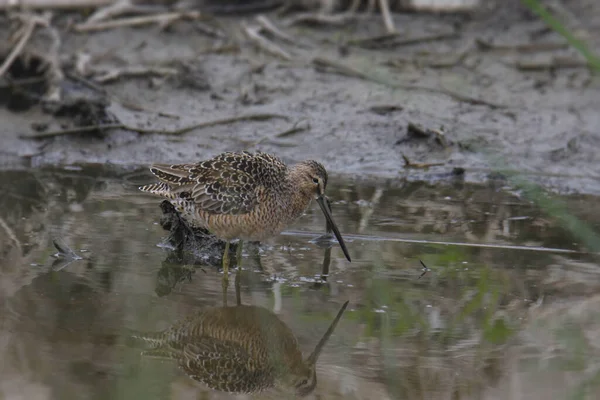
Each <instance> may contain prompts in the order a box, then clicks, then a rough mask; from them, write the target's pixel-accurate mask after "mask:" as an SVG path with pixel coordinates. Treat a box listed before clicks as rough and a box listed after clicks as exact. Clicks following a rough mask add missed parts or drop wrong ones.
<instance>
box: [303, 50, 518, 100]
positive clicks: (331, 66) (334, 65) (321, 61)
mask: <svg viewBox="0 0 600 400" xmlns="http://www.w3.org/2000/svg"><path fill="white" fill-rule="evenodd" d="M312 62H313V64H314V65H315V66H316V67H317V68H319V69H321V70H329V71H332V72H334V73H338V74H340V75H345V76H349V77H353V78H359V79H363V80H366V81H371V82H376V83H380V84H383V85H387V86H389V87H392V88H396V89H402V90H416V91H424V92H431V93H441V94H444V95H446V96H449V97H451V98H453V99H455V100H458V101H461V102H463V103H467V104H473V105H484V106H488V107H490V108H507V107H508V106H506V105H503V104H498V103H493V102H490V101H487V100H482V99H477V98H474V97H471V96H468V95H465V94H462V93H456V92H454V91H451V90H449V89H446V88H444V87H442V88H433V87H428V86H420V85H405V84H399V83H394V82H389V81H387V80H385V79H381V78H377V77H374V76H371V75H369V74H367V73H365V72H362V71H359V70H357V69H355V68H353V67H351V66H348V65H343V64H340V63H338V62H336V61H333V60H329V59H326V58H323V57H315V58H314V59H313V61H312Z"/></svg>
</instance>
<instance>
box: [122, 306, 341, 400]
mask: <svg viewBox="0 0 600 400" xmlns="http://www.w3.org/2000/svg"><path fill="white" fill-rule="evenodd" d="M347 305H348V302H346V303H345V304H344V305H343V306H342V308H341V309H340V311H339V312H338V314H337V316H336V318H335V320H334V321H333V322H332V324H331V325H330V327H329V329H328V330H327V332H326V333H325V335H324V336H323V337H322V339H321V340H320V341H319V343H318V344H317V346H316V347H315V350H314V351H313V352H312V354H311V355H310V356H309V357H307V358H306V359H304V360H303V358H302V352H301V351H300V349H299V348H298V341H297V340H296V338H295V336H294V334H293V333H292V331H291V330H290V329H289V328H288V327H287V326H286V325H285V324H284V323H283V322H282V321H281V320H280V319H279V318H278V317H277V316H276V315H275V314H273V313H272V312H270V311H269V310H267V309H265V308H263V307H256V306H242V305H240V306H236V307H215V308H210V309H207V310H204V311H201V312H199V313H197V314H195V315H193V316H191V317H188V318H186V319H184V320H182V321H180V322H177V323H175V324H174V325H173V326H171V327H170V328H168V329H167V330H165V331H163V332H159V333H142V334H135V335H133V337H135V338H138V339H142V340H144V341H145V342H146V343H149V344H150V345H152V347H153V349H152V350H148V351H145V352H144V353H143V354H145V355H147V356H153V357H159V358H169V359H174V360H177V361H178V364H179V366H180V367H181V368H182V369H183V371H184V372H185V373H186V374H187V375H188V376H190V377H191V378H192V379H194V380H197V381H199V382H202V383H204V384H205V385H207V386H208V387H210V388H212V389H215V390H221V391H225V392H231V393H255V392H260V391H262V390H265V389H268V388H271V387H280V388H292V389H293V390H295V392H296V393H297V394H299V395H307V394H309V393H310V392H312V391H313V390H314V388H315V386H316V384H317V378H316V372H315V365H316V362H317V359H318V356H319V353H320V351H321V350H322V348H323V346H324V345H325V343H326V342H327V340H328V339H329V337H330V336H331V334H332V333H333V330H334V329H335V327H336V325H337V323H338V321H339V320H340V318H341V316H342V314H343V312H344V310H345V309H346V307H347Z"/></svg>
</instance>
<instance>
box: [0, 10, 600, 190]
mask: <svg viewBox="0 0 600 400" xmlns="http://www.w3.org/2000/svg"><path fill="white" fill-rule="evenodd" d="M488 3H489V6H488V5H486V6H485V7H482V8H481V9H479V10H478V11H476V12H471V13H460V14H428V13H414V12H413V13H406V12H405V13H402V12H397V13H394V22H395V25H396V27H397V28H398V30H399V31H400V34H399V35H396V36H391V37H390V36H389V35H388V36H386V35H384V33H385V31H384V28H383V26H382V23H381V17H380V16H379V15H378V14H373V15H368V14H365V13H362V12H361V13H359V14H358V17H357V18H355V19H354V20H348V21H346V22H344V23H343V24H338V25H323V24H320V25H314V24H312V25H309V24H302V23H296V24H292V25H288V24H286V22H289V21H290V19H291V18H293V17H294V16H297V14H296V13H295V12H294V11H293V10H292V11H290V13H289V14H288V15H286V16H279V15H277V14H275V13H274V12H272V11H268V12H267V11H265V14H264V16H266V17H267V18H269V21H271V22H272V23H274V24H275V25H276V26H277V28H278V29H279V30H281V31H282V32H284V33H285V34H287V35H290V36H291V37H293V38H296V39H297V40H295V41H294V42H293V43H288V42H286V41H285V40H283V39H281V38H273V37H272V36H269V35H268V33H269V32H266V33H264V36H265V37H269V38H270V40H271V41H272V42H273V43H276V44H277V46H279V48H280V49H283V50H284V55H283V56H282V54H279V55H273V54H270V53H268V52H267V51H265V49H264V48H261V47H260V46H257V45H256V43H255V42H254V41H252V40H250V39H249V38H248V36H247V35H245V34H244V29H245V27H248V26H250V27H254V26H256V25H257V24H258V22H257V21H258V20H257V16H258V14H256V13H243V12H242V13H238V14H227V13H226V14H221V15H218V16H216V17H215V18H212V19H208V20H185V19H184V20H178V21H176V22H174V23H172V24H170V25H169V26H168V27H167V28H165V29H159V27H158V26H157V25H147V26H140V27H122V28H113V29H107V30H102V31H94V32H83V33H80V32H76V31H75V30H74V29H73V28H72V27H73V26H74V25H73V24H75V25H76V24H77V23H79V22H81V21H83V20H84V16H83V15H81V14H78V13H68V14H64V15H63V14H61V15H57V16H55V17H54V19H53V21H52V26H53V27H54V29H55V31H56V32H57V33H58V34H59V35H60V39H61V40H60V43H59V44H60V46H59V47H58V50H56V51H57V53H56V54H57V55H58V57H55V58H56V59H54V60H52V59H50V60H49V59H48V57H47V55H48V53H49V52H50V50H49V49H53V47H52V45H53V44H56V43H55V40H53V36H52V35H51V34H49V33H48V32H46V31H45V30H44V29H42V28H40V29H38V32H37V33H36V35H34V36H33V37H32V39H31V43H30V44H29V45H28V47H27V49H26V52H25V53H24V54H23V56H22V57H21V58H20V59H19V60H18V61H17V62H15V63H14V64H13V65H12V67H11V68H10V70H9V71H8V72H7V74H6V75H5V77H4V78H3V80H2V82H1V85H0V86H1V87H0V121H1V124H2V125H1V129H2V134H3V139H2V149H1V150H0V167H1V168H3V169H15V168H27V167H32V166H33V167H36V166H41V165H49V164H50V165H66V164H74V163H82V162H88V163H89V162H92V163H101V164H106V163H111V164H123V165H147V164H149V163H152V162H178V163H180V162H190V161H196V160H200V159H205V158H208V157H210V156H213V155H215V154H217V153H219V152H222V151H226V150H261V151H267V152H271V153H274V154H277V155H279V156H281V157H282V158H284V160H285V161H287V162H294V161H299V160H302V159H306V158H314V159H318V160H320V161H322V162H323V163H324V164H325V166H326V167H327V168H328V170H329V171H331V172H334V173H337V174H340V175H345V176H348V177H350V176H352V177H355V178H356V179H363V178H370V177H377V178H386V179H391V180H403V179H409V180H429V181H447V180H452V179H454V178H455V177H456V175H460V177H461V179H464V180H466V181H467V182H484V181H490V179H491V180H494V179H496V178H497V177H498V176H506V174H507V173H510V171H513V172H518V173H519V174H523V175H525V176H526V177H527V178H528V179H530V180H533V181H535V182H537V183H540V184H542V185H544V186H546V187H549V188H552V189H554V190H558V191H562V192H581V193H589V194H598V193H600V185H599V182H600V179H598V178H599V177H600V162H599V161H600V159H599V156H598V151H597V148H598V147H599V146H600V136H599V134H598V126H600V114H599V113H598V112H597V110H598V109H600V87H599V85H598V79H597V78H596V77H594V75H593V74H592V73H591V72H590V71H589V70H588V69H587V68H586V67H585V65H584V63H583V61H582V59H581V58H580V55H579V54H578V53H577V52H576V51H575V50H574V49H572V48H570V47H569V46H568V45H567V44H566V43H565V41H564V39H563V38H562V37H560V36H559V35H558V34H556V33H554V32H552V31H551V30H549V29H548V28H547V27H546V26H545V25H544V24H543V23H542V22H541V21H540V20H539V19H538V18H537V17H536V16H534V15H533V14H532V13H531V12H530V11H528V10H527V9H526V8H524V7H523V6H522V5H521V4H520V2H518V1H509V2H501V4H497V3H495V2H487V3H486V4H488ZM593 3H594V2H588V1H584V0H582V1H580V2H574V3H569V4H568V5H565V7H566V11H567V12H568V13H567V14H568V15H569V16H570V18H571V19H570V20H568V21H567V22H570V23H573V21H576V22H577V23H578V25H577V26H578V27H579V28H580V30H581V31H582V32H583V34H584V36H585V37H586V38H587V39H588V41H589V43H590V46H591V48H592V49H595V48H597V45H598V43H596V42H597V39H594V38H598V37H600V28H599V27H598V26H597V24H596V23H594V16H598V15H599V12H600V11H599V9H600V7H599V6H597V5H595V4H593ZM0 18H2V23H1V24H0V26H2V28H1V29H0V35H2V37H4V38H7V37H8V35H9V34H10V33H11V29H10V27H11V24H9V23H8V20H7V19H6V17H4V16H0ZM0 50H2V53H3V54H4V55H5V56H6V54H8V52H9V51H10V47H7V48H5V49H0ZM288 56H289V57H288ZM53 61H54V62H55V64H53V65H54V66H56V65H59V66H60V72H61V73H62V76H61V77H60V79H58V78H57V75H60V74H58V73H57V72H56V68H54V69H53V68H50V67H49V66H48V63H50V64H51V63H52V62H53ZM40 71H45V73H44V74H43V75H41V72H40ZM53 71H54V72H53ZM136 71H137V72H136ZM52 90H55V91H57V92H53V93H54V94H56V93H60V96H58V97H56V96H54V97H52V96H51V95H52V94H53V93H49V91H50V92H52ZM507 171H508V172H507Z"/></svg>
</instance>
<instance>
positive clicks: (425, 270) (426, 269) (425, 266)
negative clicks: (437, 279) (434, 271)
mask: <svg viewBox="0 0 600 400" xmlns="http://www.w3.org/2000/svg"><path fill="white" fill-rule="evenodd" d="M419 262H420V263H421V265H422V266H423V273H422V274H421V275H419V277H418V278H417V280H419V279H421V278H422V277H423V276H425V274H426V273H427V272H428V271H431V270H430V269H429V268H428V267H427V265H425V263H424V262H423V261H421V260H419Z"/></svg>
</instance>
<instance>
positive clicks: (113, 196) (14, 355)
mask: <svg viewBox="0 0 600 400" xmlns="http://www.w3.org/2000/svg"><path fill="white" fill-rule="evenodd" d="M150 180H151V179H150V177H149V176H148V174H146V172H145V171H138V170H127V171H124V170H119V169H118V168H112V169H110V168H101V167H98V166H87V167H85V168H80V167H71V168H64V169H52V170H31V171H5V172H0V186H1V187H2V193H3V196H2V197H1V198H0V203H1V205H2V207H0V217H1V218H2V219H1V220H0V225H1V226H0V246H1V247H0V254H1V259H0V260H1V261H0V267H1V270H0V274H1V275H0V299H1V300H0V301H1V303H2V310H3V312H2V314H1V315H2V317H1V318H2V324H1V328H0V335H1V341H0V343H1V347H0V348H1V349H2V355H1V361H0V371H1V373H0V393H1V394H2V397H0V398H6V399H20V398H22V399H32V400H33V399H109V398H110V399H138V398H139V399H142V398H143V399H165V398H170V399H209V398H210V399H221V398H231V397H235V396H231V395H228V394H226V393H222V392H215V391H212V390H210V389H207V388H206V387H203V386H202V385H200V384H198V383H195V382H194V381H192V380H191V379H190V378H188V377H187V376H186V375H185V374H183V373H182V372H181V371H180V370H179V369H178V368H177V367H176V363H175V362H172V361H164V360H155V359H151V358H146V357H140V349H136V348H131V347H128V346H125V345H124V344H123V340H122V339H123V338H124V337H125V336H127V332H129V331H131V330H136V331H159V330H161V329H165V328H167V327H168V326H169V325H170V324H172V323H174V322H176V321H178V320H180V319H182V318H184V317H186V316H189V315H191V314H193V313H194V312H196V311H198V310H200V309H204V308H206V307H219V306H222V305H223V300H222V289H221V277H222V273H221V271H220V270H219V268H216V267H214V266H211V265H205V266H203V267H202V268H199V267H196V268H193V267H189V266H188V267H186V268H184V267H183V266H181V265H177V264H176V263H174V262H173V261H172V258H170V256H169V249H168V248H165V247H164V246H160V245H159V244H160V243H162V240H163V239H164V238H165V236H166V235H167V232H166V231H164V230H163V229H162V227H161V226H160V225H159V223H158V221H159V219H160V216H161V212H160V209H159V207H158V205H159V203H160V200H159V199H157V198H155V197H152V196H147V195H144V194H142V193H140V192H138V191H137V190H136V189H135V188H136V186H137V185H138V184H141V183H145V182H149V181H150ZM330 182H331V183H330V185H331V187H330V188H328V195H329V197H330V198H331V199H332V201H333V206H332V207H333V214H334V218H335V220H336V222H337V224H338V226H339V227H340V230H341V232H342V234H343V235H344V237H345V239H346V242H347V245H348V248H349V250H350V254H351V255H352V258H353V259H352V263H349V262H348V261H347V260H346V259H345V258H344V256H343V254H342V252H341V250H340V249H339V247H338V246H335V247H333V248H332V249H331V252H330V253H331V254H330V255H331V257H330V260H329V261H330V262H326V261H327V259H328V257H326V254H327V250H326V249H324V248H322V247H320V246H318V245H317V244H316V243H314V239H316V238H317V237H318V236H320V235H322V234H323V233H324V231H325V221H324V218H323V216H322V214H321V212H320V210H319V209H318V207H317V206H316V205H314V204H313V207H311V210H310V211H309V212H308V213H307V215H305V216H303V217H302V218H301V219H300V220H299V221H298V222H297V223H296V224H295V225H294V226H292V227H290V229H289V230H288V231H286V232H284V234H282V235H280V236H278V237H276V238H274V239H273V240H272V241H271V242H269V243H264V244H262V245H261V246H260V248H259V251H258V254H257V252H256V251H252V249H251V248H250V247H249V248H248V249H246V251H245V252H244V257H243V265H244V271H243V274H242V278H241V301H242V302H243V304H251V305H255V306H260V307H264V308H266V309H268V310H270V311H272V312H273V313H274V314H275V315H276V316H277V317H278V318H279V319H281V320H282V321H283V322H284V323H285V324H287V325H288V326H289V328H290V329H291V330H292V331H293V333H294V334H295V336H296V337H297V339H298V342H299V344H300V347H301V349H302V350H303V351H304V353H305V354H308V353H309V352H310V351H312V348H313V347H314V345H315V344H316V342H317V341H318V340H319V338H320V337H321V335H322V334H323V333H324V332H325V330H326V329H327V327H328V325H329V323H330V322H331V320H332V319H333V318H334V316H335V314H336V312H337V311H338V309H339V307H340V306H341V305H342V304H343V303H344V302H345V301H346V300H350V305H349V306H348V309H347V311H346V313H345V314H344V316H343V317H342V320H341V322H340V324H339V325H338V327H337V329H336V331H335V333H334V334H333V336H332V337H331V339H330V341H329V342H328V343H327V345H326V346H325V348H324V351H323V354H322V355H321V357H320V359H319V363H318V367H317V375H318V384H317V388H316V390H315V392H314V394H313V395H312V396H316V398H327V399H329V398H348V399H355V398H356V399H359V398H361V399H362V398H364V399H367V398H383V399H385V398H397V399H416V398H418V399H479V398H484V399H518V398H533V399H538V398H539V399H547V398H553V399H561V398H565V399H570V398H597V396H599V395H600V390H599V388H598V381H599V379H600V363H599V362H598V361H597V360H598V359H599V358H598V356H600V312H599V311H598V310H600V307H599V306H600V296H598V294H597V293H599V289H600V274H599V273H598V271H599V269H598V264H597V256H596V255H595V254H590V252H589V250H588V249H590V248H591V249H594V250H596V249H597V247H594V246H595V244H596V243H597V242H596V241H595V240H596V239H595V236H594V235H593V230H595V231H598V225H599V224H600V213H599V212H598V211H597V207H596V204H597V202H598V199H597V198H594V197H585V196H570V197H563V198H560V199H558V198H555V197H547V196H544V195H541V197H539V196H538V197H537V198H536V199H537V201H538V203H540V204H543V207H542V208H540V207H538V206H536V205H535V204H533V203H532V202H531V201H530V200H531V199H532V195H531V193H526V192H525V191H523V190H515V189H511V188H510V187H508V186H506V183H505V182H504V183H503V182H496V183H495V184H490V185H487V186H473V185H467V184H463V183H462V182H460V180H456V181H452V182H442V183H439V184H437V185H431V184H425V183H419V182H404V181H402V180H401V179H398V180H397V181H386V182H341V181H339V180H338V179H336V177H335V176H334V177H331V179H330ZM540 199H541V200H540ZM567 213H568V215H572V216H574V217H576V218H578V219H579V221H580V223H578V222H577V221H576V220H574V219H572V218H571V217H567ZM586 229H591V230H592V231H587V230H586ZM53 240H59V241H60V242H61V243H64V244H65V245H66V246H68V247H69V248H71V249H73V251H74V252H75V253H76V254H77V255H78V256H79V257H81V258H82V259H81V260H75V261H73V262H70V263H67V262H66V260H61V259H56V258H55V257H53V254H55V253H56V252H57V251H56V249H55V248H54V246H53V244H52V241H53ZM584 244H585V245H586V246H585V247H584ZM420 260H422V261H423V262H424V263H425V265H427V267H428V268H429V270H427V271H426V273H425V274H424V275H423V276H422V277H421V278H419V277H420V276H421V275H422V272H423V268H422V266H421V264H420ZM324 267H325V268H327V270H325V273H326V274H325V275H327V276H325V279H324V274H323V272H324V271H323V268H324ZM233 282H234V279H233V275H232V278H231V279H230V283H231V284H230V287H229V291H228V302H229V303H230V304H229V305H232V304H235V291H234V287H233V286H234V285H233ZM237 397H238V398H245V396H243V395H239V396H237ZM257 397H259V398H260V397H265V398H281V395H280V394H278V392H276V391H274V390H271V391H267V392H265V393H263V394H261V395H258V396H257Z"/></svg>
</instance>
